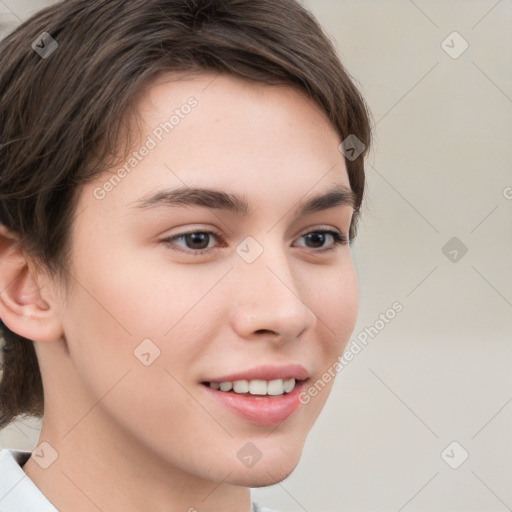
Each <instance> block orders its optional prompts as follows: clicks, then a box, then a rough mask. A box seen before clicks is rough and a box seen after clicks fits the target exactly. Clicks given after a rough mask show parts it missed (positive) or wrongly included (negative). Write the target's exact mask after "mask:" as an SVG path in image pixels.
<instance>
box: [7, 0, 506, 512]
mask: <svg viewBox="0 0 512 512" xmlns="http://www.w3.org/2000/svg"><path fill="white" fill-rule="evenodd" d="M50 3H52V2H49V1H45V0H10V1H9V0H3V1H0V38H1V37H3V36H5V35H6V34H7V33H8V32H9V31H10V30H12V29H14V28H15V27H16V25H18V24H19V23H21V22H22V21H23V20H25V19H26V18H28V17H30V16H31V14H33V12H34V11H36V10H38V9H40V8H42V7H44V6H46V5H49V4H50ZM302 3H303V4H304V5H305V6H306V7H307V8H309V9H310V10H311V11H312V12H313V13H314V14H315V15H316V17H317V18H318V19H319V21H320V22H321V23H322V25H323V26H324V27H325V30H326V31H327V32H328V34H329V35H330V36H331V38H332V39H333V41H334V42H335V44H336V47H337V48H338V51H339V55H340V58H341V60H342V62H343V63H344V65H345V66H346V67H347V69H348V71H349V73H350V74H351V76H352V77H353V78H354V80H355V81H356V84H357V85H358V86H359V88H360V90H361V91H362V93H363V95H364V96H365V98H366V100H367V102H368V104H369V106H370V109H371V111H372V115H373V118H374V120H373V123H374V146H373V148H372V150H371V152H370V154H369V156H368V159H367V184H368V189H367V198H366V203H365V205H364V211H363V217H362V220H361V224H360V226H359V232H358V236H357V238H356V240H355V242H354V244H353V255H354V259H355V264H356V268H357V274H358V278H359V284H360V307H359V315H358V320H357V324H356V327H355V329H354V332H353V336H352V338H351V341H350V342H349V343H348V345H347V347H348V348H347V351H348V350H349V348H350V347H351V348H352V354H353V355H352V358H351V359H350V361H347V363H346V365H345V366H344V367H343V369H342V370H341V371H340V372H339V374H338V376H337V378H336V381H335V384H334V387H333V391H332V393H331V396H330V398H329V399H328V401H327V404H326V406H325V408H324V410H323V412H322V414H321V415H320V417H319V419H318V420H317V422H316V423H315V425H314V427H313V429H312V430H311V433H310V435H309V437H308V440H307V442H306V445H305V448H304V451H303V455H302V459H301V461H300V463H299V465H298V466H297V468H296V470H295V471H294V472H293V474H292V475H290V477H288V478H287V479H286V480H284V481H283V482H281V483H279V484H276V485H274V486H271V487H267V488H260V489H253V490H252V491H251V492H252V495H253V498H254V499H255V500H256V501H260V502H261V503H264V504H266V505H267V506H269V507H272V508H275V509H277V510H279V511H281V512H292V511H293V512H296V511H305V512H339V511H343V512H345V511H366V512H369V511H376V512H377V511H378V512H385V511H386V512H387V511H393V512H401V511H402V510H403V511H405V512H409V511H410V512H412V511H415V512H423V511H425V512H426V511H428V512H433V511H435V512H441V511H450V512H459V511H460V512H469V511H479V512H482V511H485V512H494V511H495V512H501V511H505V510H512V486H511V481H512V428H511V427H512V378H511V376H512V371H511V370H512V344H511V338H512V166H511V163H510V162H511V161H512V143H511V137H512V30H511V27H512V1H511V0H498V1H496V0H464V1H450V2H446V1H441V0H415V1H412V0H394V1H391V0H380V1H376V0H374V1H370V0H358V1H355V0H304V1H303V2H302ZM393 304H395V308H396V309H393V308H392V305H393ZM399 306H401V310H400V311H399V312H397V310H398V309H399ZM363 340H364V343H363ZM353 341H354V342H355V343H357V346H359V350H357V348H356V345H355V343H352V342H353ZM348 357H350V355H349V356H348ZM347 359H348V358H347ZM38 435H39V423H38V421H37V420H34V421H28V420H26V421H23V422H19V423H16V424H13V425H11V426H10V427H8V428H6V429H4V430H3V431H0V444H1V445H2V446H4V447H12V448H18V449H22V450H32V449H33V448H34V447H35V446H36V444H37V440H38Z"/></svg>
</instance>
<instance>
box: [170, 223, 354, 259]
mask: <svg viewBox="0 0 512 512" xmlns="http://www.w3.org/2000/svg"><path fill="white" fill-rule="evenodd" d="M212 236H213V237H214V238H218V239H220V240H223V239H222V237H221V236H220V235H218V234H217V233H215V232H213V231H207V230H206V231H190V232H188V233H180V234H178V235H174V236H171V237H168V238H164V239H162V240H160V241H161V242H162V243H163V244H164V245H165V246H167V247H170V248H171V249H172V250H174V251H177V252H183V253H186V254H190V255H192V256H200V255H201V254H206V253H211V252H212V248H211V247H209V248H208V245H209V244H208V241H209V240H210V239H211V237H212ZM328 237H331V238H332V239H333V243H332V244H331V245H330V246H328V247H327V248H322V247H320V249H319V248H318V245H320V246H323V245H324V244H325V240H326V239H327V238H328ZM302 238H304V239H305V240H306V241H307V242H312V243H313V247H307V248H309V249H313V250H314V252H319V253H322V252H327V251H332V250H334V249H335V248H336V246H338V245H347V237H346V236H345V234H344V233H341V232H340V231H335V230H332V229H318V230H315V231H310V232H308V233H306V234H304V235H302V236H300V237H299V240H300V239H302ZM179 240H182V241H184V242H185V246H186V249H188V250H182V249H177V248H176V247H182V246H180V245H177V244H176V242H177V241H179ZM225 246H226V245H224V247H225Z"/></svg>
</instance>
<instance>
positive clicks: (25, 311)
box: [0, 224, 63, 341]
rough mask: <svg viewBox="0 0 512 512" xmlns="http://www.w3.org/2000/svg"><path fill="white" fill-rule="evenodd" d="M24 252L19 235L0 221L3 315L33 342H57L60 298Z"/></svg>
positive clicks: (0, 312) (12, 327) (0, 310)
mask: <svg viewBox="0 0 512 512" xmlns="http://www.w3.org/2000/svg"><path fill="white" fill-rule="evenodd" d="M43 277H44V276H41V275H38V274H37V271H36V267H35V265H33V263H32V261H31V260H30V259H29V258H28V257H27V254H26V253H25V251H23V249H22V247H21V245H20V243H19V238H18V237H17V236H16V235H14V234H13V233H11V232H10V231H9V230H8V229H7V228H6V227H5V226H3V225H1V224H0V318H1V319H2V321H3V323H4V324H5V325H6V326H7V327H8V328H9V329H10V330H11V331H13V332H15V333H16V334H19V335H20V336H23V337H24V338H27V339H29V340H33V341H56V340H58V339H60V338H61V337H62V335H63V330H62V324H61V323H60V318H59V316H58V315H57V310H56V306H57V301H56V300H55V296H54V295H53V294H52V293H51V292H50V290H49V289H48V287H44V292H45V296H44V297H43V294H42V290H43V289H42V288H40V287H39V284H38V283H39V282H42V281H43Z"/></svg>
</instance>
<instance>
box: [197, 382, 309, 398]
mask: <svg viewBox="0 0 512 512" xmlns="http://www.w3.org/2000/svg"><path fill="white" fill-rule="evenodd" d="M307 380H308V379H303V380H299V379H294V378H291V379H274V380H262V379H252V380H236V381H233V382H230V381H224V382H201V384H202V385H203V386H206V387H209V388H211V389H213V390H215V391H221V392H223V393H232V394H236V395H245V396H260V397H261V396H267V397H269V398H271V397H276V396H282V395H287V394H288V393H291V392H292V391H293V390H294V388H295V386H296V384H298V383H302V382H305V381H307Z"/></svg>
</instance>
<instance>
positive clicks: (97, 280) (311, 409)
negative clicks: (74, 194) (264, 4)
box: [0, 74, 358, 512]
mask: <svg viewBox="0 0 512 512" xmlns="http://www.w3.org/2000/svg"><path fill="white" fill-rule="evenodd" d="M169 76H170V75H167V76H163V77H159V78H158V80H155V81H154V82H152V83H151V84H150V85H151V87H149V88H148V90H147V92H146V93H145V94H144V95H143V96H142V97H141V99H139V101H138V102H137V109H138V112H140V114H141V119H142V120H143V124H142V126H141V141H144V140H145V139H146V137H147V135H148V134H150V133H151V131H152V130H153V129H154V128H155V127H156V126H158V125H159V123H161V122H163V121H164V120H166V119H168V117H169V115H168V112H172V111H173V110H174V109H175V108H177V107H179V106H180V105H182V104H184V103H185V102H186V100H187V98H189V97H190V96H194V97H195V98H196V99H197V100H198V105H197V107H195V108H194V109H193V110H192V112H191V113H190V114H189V115H188V116H186V118H184V119H181V120H180V123H179V125H178V126H177V127H176V128H175V129H174V130H173V131H172V132H171V133H169V134H167V135H165V136H164V138H163V140H162V141H161V142H159V144H158V146H157V147H156V148H155V149H153V150H151V152H150V153H149V155H147V156H146V157H145V158H144V159H143V160H142V161H140V162H139V163H138V165H137V166H136V167H135V168H134V169H133V170H132V171H131V172H130V173H129V174H128V175H127V176H126V177H125V178H124V179H123V180H122V181H121V182H120V183H119V184H117V185H116V186H115V188H114V189H113V190H111V191H110V192H109V193H108V194H107V195H106V196H105V197H104V198H103V199H101V200H99V199H97V198H96V197H95V196H94V189H95V187H98V186H102V185H103V184H104V183H105V180H106V179H108V178H109V177H110V176H111V175H110V174H105V175H102V176H101V177H99V179H98V180H96V181H95V182H94V183H90V184H88V185H87V186H85V187H84V188H83V189H82V190H81V193H80V199H79V204H78V207H77V210H76V211H77V212H78V213H77V215H76V218H75V220H74V224H73V230H72V246H71V247H72V264H71V268H70V274H71V275H72V276H73V278H71V279H70V282H69V284H68V289H67V290H66V292H67V293H66V294H65V293H64V291H63V288H62V287H59V284H58V283H55V282H53V281H51V280H50V279H49V278H48V277H47V276H46V275H45V274H44V273H43V272H41V271H36V269H35V266H34V265H33V264H32V263H31V261H30V258H28V257H27V258H26V259H25V256H26V255H24V254H23V253H18V252H16V250H15V249H14V248H13V249H12V250H11V253H10V255H9V254H7V253H6V252H5V251H4V253H3V254H4V258H3V261H4V263H3V269H4V270H5V271H6V276H8V277H9V278H11V280H12V279H13V278H15V276H18V277H17V278H15V280H14V282H13V283H14V284H13V285H12V286H9V287H8V288H7V289H6V290H5V291H4V293H3V294H2V295H1V297H2V301H1V311H0V314H1V315H2V318H3V319H4V321H5V323H6V324H7V325H8V327H10V328H11V329H12V330H13V331H16V332H18V333H20V334H22V335H23V336H26V337H27V338H29V339H32V340H34V341H35V347H36V352H37V356H38V360H39V362H40V367H41V372H42V377H43V382H44V390H45V416H44V419H43V426H42V431H41V437H40V440H39V443H42V442H43V441H46V442H48V443H49V444H50V445H51V446H52V447H53V449H54V450H56V452H57V453H58V458H57V459H56V460H55V462H53V463H52V464H51V465H50V466H49V467H48V468H47V469H43V468H42V467H41V466H40V465H39V464H38V463H36V462H35V461H34V458H31V459H30V460H29V461H28V462H27V463H26V464H25V466H24V467H23V469H24V471H25V473H26V474H27V475H28V476H29V477H30V478H31V479H32V480H33V481H34V482H35V484H36V485H37V486H38V487H39V488H40V489H41V491H42V492H43V493H44V494H45V495H46V496H47V497H48V499H49V500H50V501H51V502H52V503H53V504H54V505H55V506H56V507H57V508H58V510H59V511H61V512H67V511H71V510H72V511H73V512H82V511H84V512H85V511H93V510H94V511H95V512H97V510H98V508H99V509H101V510H124V511H125V512H131V511H142V510H153V511H156V512H158V511H162V512H163V511H166V512H168V511H169V510H173V511H174V510H180V511H191V512H192V510H194V509H197V510H198V511H200V512H208V511H212V512H213V511H217V510H231V511H237V512H248V510H249V504H250V496H249V489H248V487H259V486H267V485H272V484H275V483H277V482H280V481H282V480H283V479H285V478H286V477H287V476H288V475H290V473H291V472H292V471H293V470H294V468H295V467H296V465H297V463H298V461H299V459H300V455H301V452H302V449H303V445H304V442H305V439H306V436H307V434H308V432H309V431H310V429H311V427H312V425H313V424H314V422H315V420H316V418H317V417H318V415H319V413H320V411H321V410H322V407H323V405H324V403H325V401H326V399H327V397H328V395H329V392H330V390H331V388H332V384H333V380H331V381H330V382H328V383H327V385H326V386H325V388H324V389H323V390H322V391H321V392H319V393H318V394H317V395H316V396H315V397H312V398H311V400H310V402H309V403H308V404H307V405H301V407H300V408H299V410H298V411H296V412H295V413H293V414H292V415H291V416H290V417H289V418H287V419H286V420H285V421H284V422H282V423H281V424H279V425H278V426H256V425H253V424H251V423H249V422H247V421H244V420H243V419H241V418H239V417H238V416H235V415H234V413H233V412H231V411H230V410H228V409H226V408H224V407H223V406H222V405H219V404H217V403H214V401H213V400H212V399H208V397H206V395H205V393H204V389H202V386H201V384H200V382H201V381H202V380H208V377H215V376H221V375H224V374H227V373H230V372H232V371H235V370H240V369H247V368H252V367H255V366H259V365H263V364H272V365H280V364H287V363H299V364H302V365H303V366H305V367H306V368H307V370H308V372H309V374H310V382H311V383H314V382H315V381H317V379H321V377H322V374H323V373H324V372H325V371H326V370H327V369H328V368H329V367H332V366H333V364H334V363H335V361H336V360H337V358H338V357H339V356H340V354H341V353H342V352H343V349H344V347H345V345H346V343H347V341H348V339H349V338H350V335H351V333H352V331H353V328H354V325H355V321H356V316H357V308H358V286H357V278H356V273H355V269H354V265H353V261H352V255H351V251H350V248H349V246H348V245H335V244H334V242H333V240H332V238H331V237H330V236H328V235H327V236H326V238H325V242H324V244H323V246H322V244H321V242H320V243H318V244H317V245H313V244H312V243H310V244H309V246H308V242H307V239H305V238H303V236H304V235H306V234H308V233H311V232H315V230H316V231H318V229H320V228H322V229H334V230H337V231H340V232H342V233H344V234H347V233H348V229H349V226H350V222H351V218H352V213H353V211H352V208H351V207H350V206H346V205H340V206H336V207H333V208H330V209H328V210H324V211H321V212H317V213H314V214H311V215H308V216H305V217H303V218H295V216H294V209H295V207H296V205H297V203H298V202H299V201H300V200H301V199H303V198H304V197H306V196H308V195H311V194H315V195H316V194H318V193H321V192H323V191H325V190H327V189H328V188H330V186H331V185H334V184H341V185H345V186H347V187H349V180H348V175H347V171H346V167H345V162H344V158H343V155H342V154H341V153H340V152H339V150H338V145H339V143H340V138H339V136H338V135H337V133H336V132H335V130H334V129H333V127H332V126H331V125H330V123H329V122H328V120H327V118H326V116H325V114H324V113H323V112H322V111H321V110H320V108H319V107H318V106H317V105H316V104H314V103H313V102H312V100H310V99H308V98H307V97H306V96H305V95H303V94H302V93H301V92H298V91H296V90H294V89H292V88H290V87H272V86H268V85H264V84H254V83H249V82H246V81H243V80H241V79H239V78H234V77H230V76H227V75H220V76H216V78H215V76H214V75H209V74H206V75H203V76H196V77H194V78H190V77H189V78H187V79H182V80H178V81H170V80H169ZM214 78H215V79H214ZM212 80H213V81H212ZM139 147H140V144H139V145H138V146H137V148H139ZM116 169H117V168H113V169H112V172H114V171H115V170H116ZM183 184H186V185H188V186H199V185H201V186H206V187H212V188H218V189H220V190H223V191H226V192H233V193H237V194H241V195H245V196H246V198H247V199H248V201H249V202H250V206H251V209H252V213H251V215H250V216H248V217H247V218H243V217H237V216H236V215H235V214H233V213H231V212H227V211H220V210H219V211H213V210H210V209H208V208H200V207H187V208H185V207H172V208H170V207H169V208H155V209H147V210H144V211H143V210H140V209H135V208H134V207H133V206H134V204H135V202H136V201H137V200H138V199H140V198H141V197H143V196H145V195H147V194H150V193H154V192H156V191H158V190H161V189H163V188H175V187H178V186H182V185H183ZM192 228H194V229H195V228H197V231H200V232H204V230H213V231H215V232H217V233H219V234H220V235H221V237H222V238H221V239H216V238H215V237H214V236H210V238H209V242H207V243H208V246H209V247H211V248H212V252H211V254H210V255H200V256H194V255H193V254H192V252H193V251H194V247H195V246H194V244H193V243H191V242H190V240H189V241H188V244H187V240H186V239H183V238H182V239H180V240H176V241H175V242H174V244H175V245H174V248H175V249H177V250H173V248H172V247H171V246H169V245H168V244H167V245H166V244H165V243H163V242H162V241H161V240H162V239H163V238H166V237H169V236H173V235H178V234H181V233H183V232H186V231H190V230H191V229H192ZM2 236H3V240H4V242H5V240H8V238H7V236H8V235H7V233H6V232H5V231H4V232H3V235H2ZM247 236H252V237H253V238H254V239H256V240H257V241H258V243H259V244H260V245H261V246H262V247H263V253H262V254H261V255H260V256H259V257H258V258H257V259H256V260H255V261H254V262H253V263H251V264H248V263H247V262H246V261H244V260H243V259H242V258H241V257H240V256H239V255H238V254H237V253H236V247H237V246H238V245H239V244H240V243H241V242H242V241H243V240H244V239H245V238H246V237H247ZM331 245H334V246H335V249H334V250H333V251H329V252H323V253H322V252H321V250H320V249H323V248H326V247H329V246H331ZM12 247H14V245H13V246H12ZM179 249H181V250H182V251H185V252H179ZM186 251H188V252H189V254H187V253H186ZM19 276H21V277H19ZM16 279H17V280H16ZM147 338H149V339H151V340H152V342H153V343H154V344H155V345H157V346H158V347H159V349H160V351H161V353H160V356H159V357H158V358H157V359H155V360H154V362H153V363H152V364H151V365H149V366H145V365H143V364H142V363H141V362H140V361H139V360H138V359H137V358H136V357H134V350H135V349H136V347H137V346H138V345H139V344H140V343H141V342H142V340H144V339H147ZM249 441H250V442H252V443H253V444H254V445H255V446H257V448H258V449H259V450H260V451H261V453H262V458H261V459H260V460H259V461H258V462H257V463H256V464H255V465H254V466H252V467H250V468H248V467H246V466H245V465H244V464H242V463H241V462H240V460H239V459H238V458H237V452H238V451H239V450H240V449H241V448H242V447H243V446H244V445H245V444H246V443H247V442H249ZM170 504H172V506H170Z"/></svg>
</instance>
